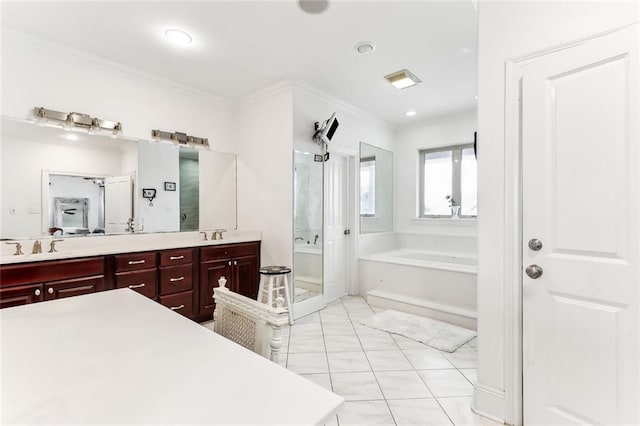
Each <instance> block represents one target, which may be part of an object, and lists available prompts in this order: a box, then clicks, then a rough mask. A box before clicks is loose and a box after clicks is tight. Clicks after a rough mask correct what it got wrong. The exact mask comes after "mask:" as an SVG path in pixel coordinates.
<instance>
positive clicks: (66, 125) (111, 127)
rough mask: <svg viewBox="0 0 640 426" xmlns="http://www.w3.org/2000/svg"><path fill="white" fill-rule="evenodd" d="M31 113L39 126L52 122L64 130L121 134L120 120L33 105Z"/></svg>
mask: <svg viewBox="0 0 640 426" xmlns="http://www.w3.org/2000/svg"><path fill="white" fill-rule="evenodd" d="M33 114H34V115H35V116H36V124H37V125H39V126H44V125H47V124H53V125H59V126H62V128H63V129H65V130H73V129H82V130H87V131H88V132H89V133H91V134H97V133H100V131H102V130H108V131H110V132H111V134H112V136H114V137H115V136H120V135H122V124H120V122H118V121H109V120H103V119H101V118H96V117H91V116H90V115H88V114H83V113H80V112H69V113H67V112H61V111H54V110H52V109H46V108H43V107H35V108H33Z"/></svg>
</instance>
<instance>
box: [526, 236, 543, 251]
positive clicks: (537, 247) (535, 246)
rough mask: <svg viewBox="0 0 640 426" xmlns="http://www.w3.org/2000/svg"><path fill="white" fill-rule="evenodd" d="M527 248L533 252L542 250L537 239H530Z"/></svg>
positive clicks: (540, 243)
mask: <svg viewBox="0 0 640 426" xmlns="http://www.w3.org/2000/svg"><path fill="white" fill-rule="evenodd" d="M529 248H530V249H531V250H533V251H540V250H542V241H540V240H539V239H537V238H532V239H530V240H529Z"/></svg>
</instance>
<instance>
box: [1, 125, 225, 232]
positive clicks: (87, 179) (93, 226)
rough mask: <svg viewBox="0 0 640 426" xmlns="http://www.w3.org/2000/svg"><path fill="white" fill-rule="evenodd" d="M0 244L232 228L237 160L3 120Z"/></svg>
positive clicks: (143, 142) (211, 152) (167, 145)
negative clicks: (52, 237)
mask: <svg viewBox="0 0 640 426" xmlns="http://www.w3.org/2000/svg"><path fill="white" fill-rule="evenodd" d="M0 151H1V161H2V170H1V179H2V181H1V183H0V195H1V197H2V204H3V205H2V212H1V214H0V219H1V223H0V238H1V239H21V238H35V237H41V236H45V235H56V236H65V237H68V236H69V237H70V236H80V235H91V236H96V235H109V234H123V233H131V232H178V231H196V230H199V229H217V228H222V229H235V228H236V227H237V225H236V224H237V221H236V204H237V203H236V156H235V155H233V154H225V153H219V152H215V151H209V150H201V149H195V148H187V147H182V146H177V145H174V144H171V143H159V142H151V141H135V140H130V139H126V138H122V137H115V138H114V137H110V136H104V135H91V134H88V133H86V132H76V131H65V130H63V129H61V128H60V127H49V126H37V125H36V124H34V123H33V122H30V121H25V120H15V119H10V118H6V117H3V118H2V138H1V141H0Z"/></svg>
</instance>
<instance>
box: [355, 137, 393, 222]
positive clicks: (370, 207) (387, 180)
mask: <svg viewBox="0 0 640 426" xmlns="http://www.w3.org/2000/svg"><path fill="white" fill-rule="evenodd" d="M391 231H393V152H391V151H387V150H385V149H381V148H378V147H375V146H373V145H369V144H366V143H363V142H360V233H361V234H367V233H372V232H391Z"/></svg>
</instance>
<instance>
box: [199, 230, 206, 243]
mask: <svg viewBox="0 0 640 426" xmlns="http://www.w3.org/2000/svg"><path fill="white" fill-rule="evenodd" d="M200 233H201V234H202V236H203V237H204V238H203V239H202V241H208V238H207V233H206V232H205V231H200Z"/></svg>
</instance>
